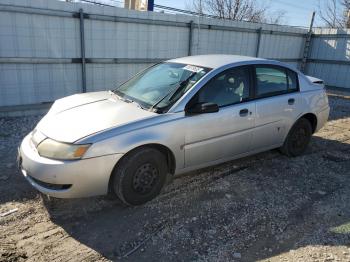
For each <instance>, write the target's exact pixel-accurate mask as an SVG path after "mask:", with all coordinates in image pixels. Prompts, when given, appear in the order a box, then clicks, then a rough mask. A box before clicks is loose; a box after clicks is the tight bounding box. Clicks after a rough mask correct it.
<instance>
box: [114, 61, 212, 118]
mask: <svg viewBox="0 0 350 262" xmlns="http://www.w3.org/2000/svg"><path fill="white" fill-rule="evenodd" d="M209 70H210V69H209V68H204V67H198V66H193V65H185V64H178V63H160V64H157V65H154V66H152V67H150V68H148V69H146V70H144V71H142V72H141V73H139V74H137V75H135V76H134V77H133V78H131V79H130V80H128V81H127V82H125V83H124V84H122V85H121V86H119V87H118V88H117V89H116V90H114V92H115V93H116V94H117V95H118V96H120V97H121V98H124V99H127V100H129V101H132V102H136V103H138V104H139V105H140V106H141V107H143V108H146V109H152V110H154V111H156V112H164V111H166V110H168V109H169V108H170V106H171V105H173V104H174V103H175V102H176V101H177V100H178V99H179V98H180V97H181V96H182V95H183V94H184V93H185V92H186V91H187V90H189V89H190V88H191V87H192V86H193V85H194V84H195V83H196V82H198V80H199V79H201V78H202V77H203V76H204V75H205V74H206V73H207V72H208V71H209Z"/></svg>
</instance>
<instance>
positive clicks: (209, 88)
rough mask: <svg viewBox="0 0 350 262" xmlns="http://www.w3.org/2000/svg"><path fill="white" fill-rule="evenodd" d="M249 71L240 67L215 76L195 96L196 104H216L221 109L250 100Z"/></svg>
mask: <svg viewBox="0 0 350 262" xmlns="http://www.w3.org/2000/svg"><path fill="white" fill-rule="evenodd" d="M249 79H250V78H249V69H248V68H247V67H238V68H232V69H229V70H226V71H224V72H222V73H220V74H218V75H216V76H214V77H213V78H212V79H211V80H210V81H209V82H208V83H207V84H206V85H205V86H203V87H202V88H201V89H200V90H199V91H198V93H197V94H196V96H195V102H196V103H215V104H217V105H218V106H219V107H222V106H227V105H232V104H237V103H240V102H243V101H245V100H247V99H248V98H249V95H250V81H249Z"/></svg>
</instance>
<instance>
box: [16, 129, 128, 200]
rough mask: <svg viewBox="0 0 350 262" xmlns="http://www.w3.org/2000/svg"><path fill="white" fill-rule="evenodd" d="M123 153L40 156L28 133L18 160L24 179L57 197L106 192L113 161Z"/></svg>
mask: <svg viewBox="0 0 350 262" xmlns="http://www.w3.org/2000/svg"><path fill="white" fill-rule="evenodd" d="M122 156H123V154H113V155H106V156H100V157H94V158H88V159H81V160H66V161H61V160H53V159H49V158H45V157H41V156H40V155H39V154H38V152H37V150H36V148H35V147H34V145H33V144H32V142H31V140H30V134H29V135H27V136H26V137H25V138H24V139H23V141H22V144H21V147H20V150H19V163H20V168H21V171H22V174H23V175H24V177H25V178H26V179H27V181H28V182H29V183H30V184H31V185H32V186H33V187H35V188H36V189H37V190H39V191H40V192H42V193H44V194H46V195H49V196H53V197H57V198H77V197H89V196H96V195H105V194H107V192H108V183H109V179H110V176H111V173H112V171H113V168H114V166H115V164H116V163H117V162H118V161H119V159H120V158H121V157H122Z"/></svg>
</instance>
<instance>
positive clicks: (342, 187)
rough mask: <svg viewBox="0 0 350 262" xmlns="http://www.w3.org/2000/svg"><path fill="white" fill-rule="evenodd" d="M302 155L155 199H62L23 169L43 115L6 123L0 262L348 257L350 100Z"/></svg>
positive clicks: (233, 170) (209, 174)
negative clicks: (30, 136) (136, 202)
mask: <svg viewBox="0 0 350 262" xmlns="http://www.w3.org/2000/svg"><path fill="white" fill-rule="evenodd" d="M329 100H330V105H331V116H330V120H329V122H328V124H327V125H326V126H325V127H324V128H323V129H322V130H321V131H319V132H318V133H317V134H315V135H314V136H313V138H312V142H311V145H310V147H309V149H308V151H307V152H306V154H305V155H303V156H301V157H296V158H288V157H286V156H283V155H281V154H280V153H279V152H278V151H277V150H273V151H269V152H266V153H262V154H258V155H255V156H252V157H247V158H244V159H240V160H237V161H232V162H228V163H225V164H222V165H218V166H215V167H211V168H207V169H204V170H200V171H197V172H192V173H190V174H186V175H182V176H180V177H177V178H176V179H175V180H174V182H173V183H172V184H171V185H169V186H168V187H167V188H166V189H165V190H164V192H163V194H162V195H161V196H160V197H158V198H157V199H155V200H153V201H151V202H150V203H148V204H146V205H144V206H140V207H134V208H127V207H124V206H123V205H121V204H120V203H119V202H118V201H117V200H114V199H111V198H109V197H96V198H88V199H75V200H60V199H52V198H51V199H48V198H47V197H46V196H43V195H41V194H39V193H38V192H36V191H35V190H34V189H33V188H32V187H31V186H30V185H29V184H28V183H27V182H26V181H25V180H24V178H22V176H21V175H20V174H19V172H18V171H17V169H16V165H15V159H16V151H17V149H16V148H17V146H18V144H19V142H20V140H21V139H22V138H23V136H24V135H25V134H26V133H28V132H29V131H30V130H31V129H32V128H33V127H34V125H35V124H36V122H37V121H38V120H39V119H40V117H34V116H33V117H22V118H2V119H0V213H3V212H6V211H9V210H11V209H14V208H18V211H17V212H15V213H12V214H10V215H8V216H5V217H0V261H108V260H125V261H165V260H170V261H189V260H190V261H257V260H263V261H350V188H349V184H350V97H349V96H346V95H339V94H338V95H335V94H332V95H330V96H329Z"/></svg>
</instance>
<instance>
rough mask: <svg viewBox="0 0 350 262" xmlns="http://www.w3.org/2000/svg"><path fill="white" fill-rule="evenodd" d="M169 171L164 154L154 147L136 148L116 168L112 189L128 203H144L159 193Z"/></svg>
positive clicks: (130, 204)
mask: <svg viewBox="0 0 350 262" xmlns="http://www.w3.org/2000/svg"><path fill="white" fill-rule="evenodd" d="M167 173H168V166H167V160H166V157H165V156H164V154H162V153H161V152H159V151H158V150H156V149H154V148H140V149H136V150H135V151H132V152H130V153H129V154H128V155H126V156H125V157H124V158H123V159H121V161H120V163H118V165H117V166H116V168H115V169H114V171H113V174H112V183H111V189H112V191H113V192H114V193H115V194H116V195H117V196H118V198H119V199H120V200H121V201H123V202H124V203H125V204H126V205H129V206H135V205H142V204H144V203H146V202H148V201H150V200H151V199H153V198H155V197H156V196H157V195H159V193H160V192H161V190H162V188H163V186H164V184H165V182H166V178H167Z"/></svg>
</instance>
